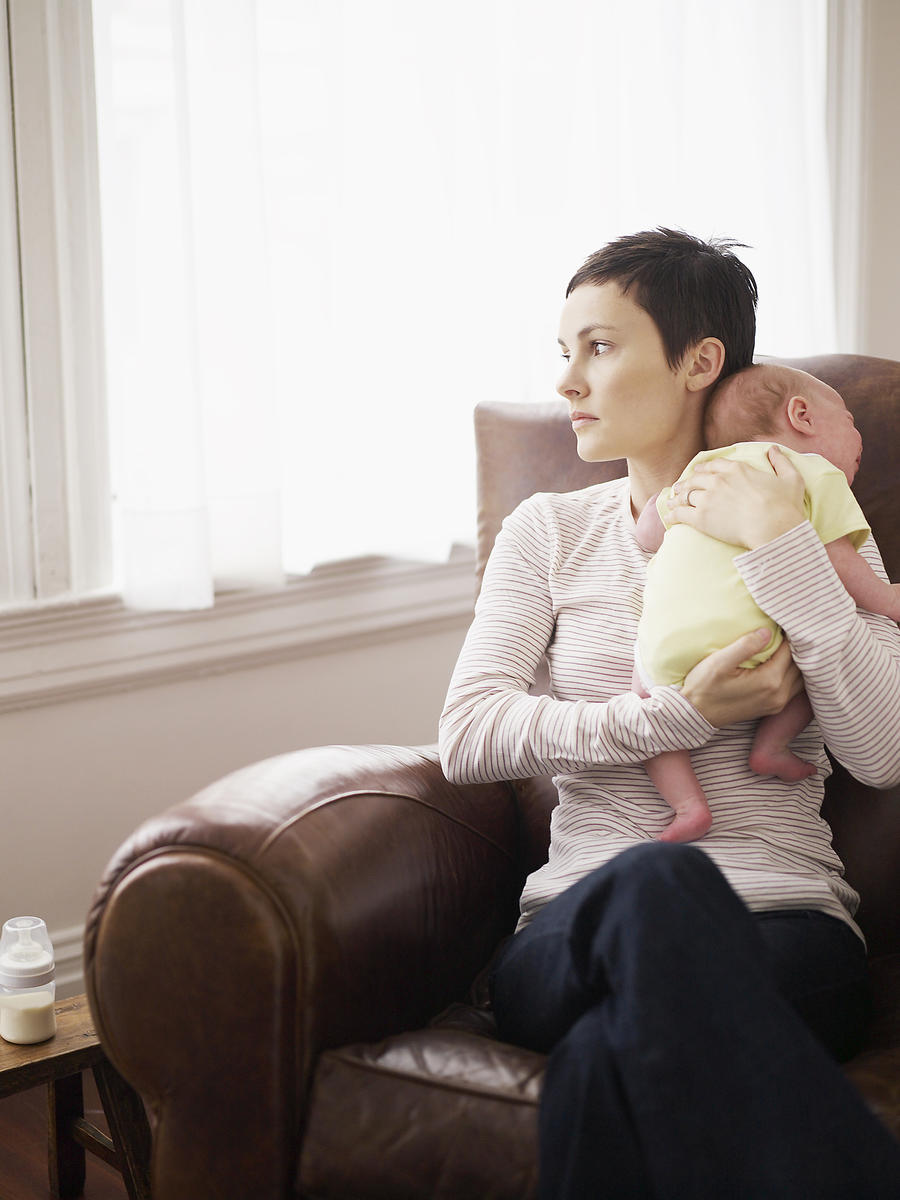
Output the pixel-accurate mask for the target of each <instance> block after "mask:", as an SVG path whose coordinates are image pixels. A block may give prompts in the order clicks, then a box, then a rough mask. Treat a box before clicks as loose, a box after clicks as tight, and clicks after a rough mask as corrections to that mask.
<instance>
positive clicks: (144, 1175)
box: [93, 1060, 151, 1200]
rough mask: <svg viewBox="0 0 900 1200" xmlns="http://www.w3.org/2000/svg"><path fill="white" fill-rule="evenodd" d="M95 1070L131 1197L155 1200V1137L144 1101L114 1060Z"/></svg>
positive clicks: (105, 1062)
mask: <svg viewBox="0 0 900 1200" xmlns="http://www.w3.org/2000/svg"><path fill="white" fill-rule="evenodd" d="M93 1070H94V1079H95V1080H96V1081H97V1091H98V1092H99V1093H100V1103H101V1104H102V1105H103V1112H104V1113H105V1115H106V1120H107V1121H108V1122H109V1132H110V1136H111V1137H112V1141H113V1145H114V1146H115V1148H116V1154H117V1155H118V1158H119V1167H120V1170H121V1172H122V1178H123V1179H124V1180H125V1187H126V1189H127V1191H128V1195H129V1197H130V1200H151V1197H150V1146H151V1138H150V1127H149V1125H148V1124H147V1114H146V1113H145V1112H144V1105H143V1102H142V1101H141V1098H140V1096H138V1094H137V1093H136V1092H135V1091H133V1089H132V1088H130V1087H129V1086H128V1084H127V1083H126V1082H125V1080H124V1079H123V1078H122V1076H121V1075H120V1074H119V1073H118V1071H117V1070H116V1069H115V1067H114V1066H113V1065H112V1063H110V1062H107V1061H106V1060H104V1061H103V1062H100V1063H97V1064H96V1065H95V1066H94V1068H93Z"/></svg>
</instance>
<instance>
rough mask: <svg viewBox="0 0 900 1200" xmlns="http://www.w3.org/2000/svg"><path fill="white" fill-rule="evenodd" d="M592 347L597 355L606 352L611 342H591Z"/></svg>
mask: <svg viewBox="0 0 900 1200" xmlns="http://www.w3.org/2000/svg"><path fill="white" fill-rule="evenodd" d="M591 348H592V349H593V351H594V354H595V355H597V354H605V353H606V351H607V350H608V349H609V342H591Z"/></svg>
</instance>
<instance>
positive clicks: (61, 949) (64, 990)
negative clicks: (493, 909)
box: [48, 925, 84, 1000]
mask: <svg viewBox="0 0 900 1200" xmlns="http://www.w3.org/2000/svg"><path fill="white" fill-rule="evenodd" d="M48 932H49V934H50V941H51V943H52V945H53V954H54V957H55V958H56V998H57V1000H67V999H68V998H69V997H70V996H77V995H78V994H79V993H80V992H83V991H84V962H83V958H82V946H83V943H84V925H70V926H69V927H68V928H67V929H55V930H54V929H50V930H48Z"/></svg>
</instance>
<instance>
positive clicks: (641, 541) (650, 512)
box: [634, 492, 666, 554]
mask: <svg viewBox="0 0 900 1200" xmlns="http://www.w3.org/2000/svg"><path fill="white" fill-rule="evenodd" d="M658 495H659V492H657V493H656V495H655V496H651V497H650V499H649V500H648V501H647V503H646V504H645V505H644V507H643V509H642V510H641V515H640V516H639V517H638V519H637V522H636V524H635V527H634V536H635V537H636V538H637V544H638V545H639V546H640V548H641V549H642V550H646V551H647V552H648V553H649V554H655V553H656V552H657V550H658V549H659V548H660V546H661V545H662V540H663V538H664V537H665V535H666V527H665V525H663V522H662V517H661V516H660V515H659V509H658V508H657V507H656V497H657V496H658Z"/></svg>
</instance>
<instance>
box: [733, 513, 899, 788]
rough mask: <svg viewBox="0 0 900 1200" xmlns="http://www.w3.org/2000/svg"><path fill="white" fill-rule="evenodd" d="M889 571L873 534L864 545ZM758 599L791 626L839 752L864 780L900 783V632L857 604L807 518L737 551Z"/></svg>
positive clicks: (815, 702) (817, 706)
mask: <svg viewBox="0 0 900 1200" xmlns="http://www.w3.org/2000/svg"><path fill="white" fill-rule="evenodd" d="M860 553H862V555H863V557H864V558H866V560H867V561H868V562H869V564H870V566H871V567H872V568H873V570H875V571H876V573H877V574H878V575H879V577H880V578H882V579H887V575H886V573H885V570H884V565H883V564H882V561H881V555H880V554H879V552H878V548H877V546H876V545H875V542H874V540H873V539H872V538H869V540H868V541H867V542H866V543H865V545H864V546H863V547H862V550H861V551H860ZM735 565H736V566H737V568H738V571H739V572H740V574H741V576H742V578H743V580H744V582H745V583H746V585H747V587H748V588H749V589H750V592H751V593H752V595H753V598H754V599H755V600H756V602H757V604H758V605H759V606H760V608H761V609H762V610H763V612H764V613H766V615H767V616H769V617H771V618H772V620H774V621H777V622H778V624H779V625H780V626H781V627H782V629H783V630H784V631H785V633H786V635H787V637H788V639H789V641H790V644H791V653H792V654H793V656H794V662H795V663H796V664H797V666H798V667H799V668H800V670H801V671H802V673H803V678H804V682H805V685H806V691H807V693H808V695H809V698H810V701H811V703H812V706H813V710H814V712H815V714H816V719H817V720H818V723H819V726H820V728H821V730H822V734H823V737H824V739H825V742H826V745H827V746H828V748H829V750H831V752H832V754H834V756H835V758H836V759H837V760H838V761H839V762H840V763H842V764H843V765H844V766H845V767H846V768H847V770H848V771H849V772H850V773H851V774H852V775H854V776H855V777H856V778H857V779H858V780H859V781H860V782H861V783H865V784H868V785H869V786H871V787H878V788H886V787H893V786H894V785H895V784H897V783H898V782H900V720H898V716H900V631H898V628H897V625H896V624H895V622H893V621H891V620H890V619H889V618H888V617H883V616H880V615H878V614H875V613H869V612H865V611H863V610H858V609H857V608H856V605H855V604H854V602H853V600H852V598H851V597H850V595H849V594H848V593H847V591H846V590H845V589H844V586H843V584H842V583H841V581H840V579H839V578H838V576H837V573H836V572H835V570H834V568H833V567H832V565H831V562H830V560H829V558H828V554H827V552H826V550H825V547H824V546H823V544H822V542H821V540H820V539H819V537H818V536H817V535H816V533H815V530H814V529H813V528H812V526H811V525H810V523H809V522H808V521H804V522H803V523H802V524H800V525H797V526H796V527H795V528H794V529H791V530H789V531H788V532H787V533H785V534H782V536H781V537H779V538H776V539H775V541H773V542H769V543H768V544H767V545H765V546H760V547H758V548H757V549H756V550H751V551H748V552H747V553H746V554H743V555H740V556H739V557H738V558H736V559H735Z"/></svg>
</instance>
